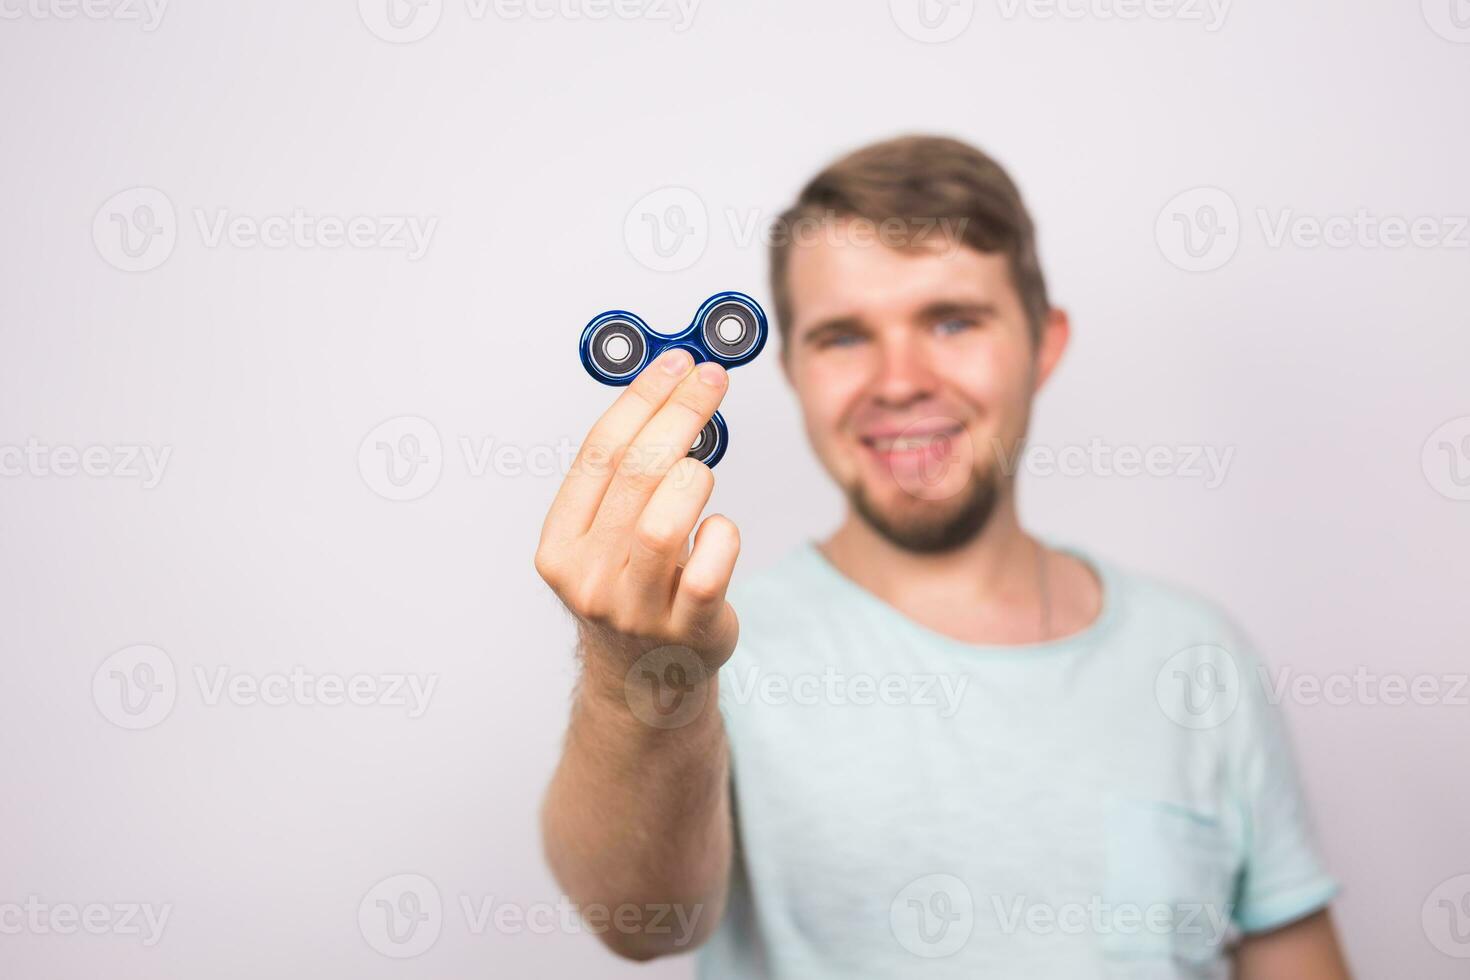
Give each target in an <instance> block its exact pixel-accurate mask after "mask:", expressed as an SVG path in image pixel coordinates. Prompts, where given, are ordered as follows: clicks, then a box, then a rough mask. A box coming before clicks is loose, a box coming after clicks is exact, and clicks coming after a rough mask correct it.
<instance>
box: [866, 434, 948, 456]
mask: <svg viewBox="0 0 1470 980" xmlns="http://www.w3.org/2000/svg"><path fill="white" fill-rule="evenodd" d="M948 438H949V436H948V435H946V434H943V433H939V434H935V435H929V436H903V437H901V438H898V439H874V440H873V448H874V449H877V450H879V451H881V452H885V453H888V452H900V453H903V452H912V451H914V450H916V449H928V448H929V447H930V446H932V445H934V443H936V442H940V441H941V440H945V439H948Z"/></svg>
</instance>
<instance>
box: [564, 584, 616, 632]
mask: <svg viewBox="0 0 1470 980" xmlns="http://www.w3.org/2000/svg"><path fill="white" fill-rule="evenodd" d="M564 601H565V602H566V604H567V608H569V609H571V611H572V612H573V613H575V614H576V615H577V616H579V617H581V618H582V619H585V620H587V621H589V622H593V623H606V622H607V620H608V618H609V617H610V615H611V614H612V612H613V607H612V604H611V603H610V602H608V599H607V594H606V592H605V591H604V590H603V589H602V588H600V587H599V585H598V583H596V582H593V581H588V582H583V583H581V584H580V585H578V586H577V587H576V588H575V589H573V590H572V592H571V595H569V596H568V597H566V599H565V600H564Z"/></svg>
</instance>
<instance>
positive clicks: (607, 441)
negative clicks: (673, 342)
mask: <svg viewBox="0 0 1470 980" xmlns="http://www.w3.org/2000/svg"><path fill="white" fill-rule="evenodd" d="M693 367H694V358H693V357H691V356H690V354H689V352H688V351H686V350H683V349H681V348H677V347H676V348H674V349H673V350H668V351H665V352H664V353H663V354H661V355H659V357H658V358H657V359H656V360H655V361H654V362H653V363H652V364H650V365H649V366H648V367H647V368H645V369H644V370H643V371H642V372H641V373H640V374H639V375H638V377H636V378H634V379H633V383H632V384H630V385H628V387H627V388H625V389H624V390H623V393H622V394H621V395H619V396H618V398H617V400H616V401H614V402H613V403H612V405H611V406H610V407H609V408H608V410H607V411H606V412H603V413H602V416H601V417H600V418H599V419H598V420H597V422H596V423H595V424H594V425H593V426H592V429H591V431H590V432H588V433H587V439H586V440H585V441H584V442H583V443H582V448H581V449H580V450H578V452H577V458H576V459H575V460H574V461H573V462H572V467H571V469H570V470H569V471H568V472H567V475H566V478H565V479H564V480H562V484H561V487H560V488H559V489H558V490H557V492H556V499H555V500H553V501H552V504H551V510H550V511H549V512H548V513H547V515H546V524H545V526H544V528H543V530H542V533H543V535H551V536H554V537H558V538H569V537H575V536H577V535H580V534H582V533H584V532H585V531H586V530H587V529H588V528H589V527H591V526H592V519H593V518H594V517H595V516H596V515H597V508H598V506H599V505H600V504H601V503H602V497H603V495H604V494H605V493H606V492H607V487H608V484H609V483H611V482H612V478H613V464H614V462H615V461H616V460H617V458H618V456H619V455H620V454H621V453H622V451H623V450H624V449H626V448H627V446H628V445H629V444H630V443H631V442H632V441H633V439H634V437H635V436H637V435H638V433H639V432H640V431H642V429H643V427H644V426H645V425H646V424H648V420H649V419H651V418H653V416H654V415H655V413H657V412H658V410H659V409H660V408H662V407H663V405H664V402H666V401H668V398H669V395H671V394H672V393H673V392H674V389H675V388H677V387H678V386H679V382H680V381H682V380H684V378H685V377H687V376H688V374H689V372H690V371H691V370H692V369H693Z"/></svg>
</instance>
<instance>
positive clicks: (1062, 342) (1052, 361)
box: [1032, 307, 1072, 391]
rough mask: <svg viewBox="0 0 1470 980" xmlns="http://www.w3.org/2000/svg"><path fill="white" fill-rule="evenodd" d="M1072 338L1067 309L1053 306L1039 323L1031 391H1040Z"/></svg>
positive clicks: (1070, 322)
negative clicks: (1033, 379)
mask: <svg viewBox="0 0 1470 980" xmlns="http://www.w3.org/2000/svg"><path fill="white" fill-rule="evenodd" d="M1071 339H1072V321H1071V320H1070V319H1069V318H1068V316H1067V311H1066V310H1063V309H1060V308H1057V307H1053V308H1052V309H1051V310H1050V311H1049V312H1048V313H1047V315H1046V322H1044V323H1043V324H1042V325H1041V337H1040V343H1039V344H1038V346H1037V351H1036V384H1035V386H1034V387H1033V388H1032V391H1040V390H1041V386H1042V385H1044V384H1046V380H1047V379H1048V378H1050V377H1051V373H1052V371H1054V370H1055V369H1056V366H1057V364H1058V363H1060V362H1061V359H1062V354H1063V353H1065V352H1066V350H1067V343H1068V341H1070V340H1071Z"/></svg>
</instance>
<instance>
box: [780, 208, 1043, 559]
mask: <svg viewBox="0 0 1470 980" xmlns="http://www.w3.org/2000/svg"><path fill="white" fill-rule="evenodd" d="M814 237H819V238H821V239H822V240H821V241H816V242H812V243H809V244H803V245H800V246H796V247H794V248H793V249H792V253H791V256H790V264H789V265H788V272H789V288H790V295H791V307H792V311H793V322H792V323H791V325H790V330H789V333H788V336H787V344H786V349H785V353H784V358H785V368H786V372H787V375H788V377H789V378H790V381H791V384H792V386H793V388H794V389H795V391H796V394H797V398H798V399H799V401H800V403H801V408H802V413H803V416H804V418H805V422H806V429H807V435H808V437H809V438H810V440H811V443H812V446H813V448H814V449H815V450H816V453H817V456H818V457H819V458H820V459H821V461H822V464H823V466H825V467H826V469H827V471H828V472H829V473H830V474H831V475H832V477H833V479H835V480H836V481H837V483H838V485H839V486H840V487H841V488H842V489H843V491H844V492H845V493H846V495H847V497H848V500H849V502H850V503H851V505H852V507H853V509H854V510H855V511H856V512H857V514H858V515H859V516H860V517H862V519H863V520H865V521H866V522H867V523H868V524H869V525H871V526H872V527H873V528H874V529H875V530H877V531H878V532H879V533H881V534H882V535H883V536H884V537H886V538H888V539H889V540H890V541H892V542H894V543H895V544H897V545H899V546H900V547H903V548H906V549H908V550H911V551H917V552H939V551H946V550H950V549H953V548H957V547H959V546H960V545H962V544H964V543H965V542H967V541H969V540H971V539H972V538H973V537H974V536H975V535H976V534H978V533H979V532H980V530H981V529H982V528H983V527H984V526H985V523H986V521H987V520H988V518H989V517H990V514H991V512H992V510H993V509H994V507H995V505H996V504H997V502H999V501H1000V500H1001V499H1003V498H1004V496H1005V495H1007V494H1009V492H1010V488H1011V485H1012V483H1013V479H1014V472H1013V471H1012V472H1010V473H1007V472H1004V471H1003V470H1004V469H1008V468H1009V467H1003V466H1002V461H1003V460H1004V461H1007V462H1009V461H1011V460H1014V459H1015V458H1016V456H1015V454H1016V449H1017V447H1018V446H1019V445H1020V441H1021V439H1022V437H1023V436H1024V435H1025V433H1026V427H1027V423H1028V421H1029V418H1030V411H1031V399H1032V396H1033V395H1034V394H1035V392H1036V390H1037V389H1038V387H1039V386H1040V385H1041V383H1042V382H1043V381H1044V380H1045V378H1046V376H1047V375H1048V374H1049V373H1050V371H1051V369H1052V367H1053V366H1054V365H1055V363H1056V361H1057V359H1058V358H1059V357H1060V355H1061V351H1062V348H1063V347H1065V344H1066V339H1067V321H1066V317H1065V315H1064V314H1062V313H1061V312H1060V311H1058V312H1055V313H1053V314H1052V315H1051V317H1050V319H1049V320H1048V321H1047V323H1045V324H1043V330H1042V336H1041V340H1040V343H1039V344H1038V343H1036V342H1034V341H1033V339H1032V335H1031V331H1030V328H1029V327H1028V324H1027V320H1026V314H1025V311H1024V309H1023V307H1022V304H1021V298H1020V295H1019V294H1018V293H1017V291H1016V288H1015V286H1014V284H1013V283H1012V280H1011V275H1010V268H1009V261H1008V260H1007V259H1006V258H1005V257H1004V256H1001V255H994V254H983V253H980V252H976V251H974V250H972V249H969V248H966V247H959V246H954V245H948V246H946V245H943V244H936V245H935V247H934V248H932V249H926V250H922V251H913V250H904V251H898V250H894V249H890V248H886V247H884V246H882V245H879V244H875V243H873V242H872V241H871V239H868V240H863V239H859V240H858V241H857V242H856V243H854V241H853V238H854V237H855V236H851V235H844V234H832V235H823V236H814Z"/></svg>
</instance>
